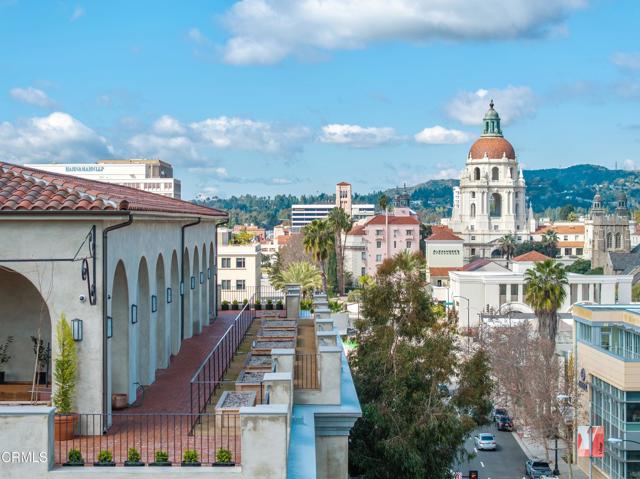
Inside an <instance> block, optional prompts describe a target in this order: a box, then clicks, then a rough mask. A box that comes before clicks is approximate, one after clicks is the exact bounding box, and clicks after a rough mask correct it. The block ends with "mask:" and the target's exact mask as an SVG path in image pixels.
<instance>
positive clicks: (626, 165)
mask: <svg viewBox="0 0 640 479" xmlns="http://www.w3.org/2000/svg"><path fill="white" fill-rule="evenodd" d="M622 169H623V170H637V169H638V166H637V165H636V162H635V160H632V159H626V160H624V161H623V162H622Z"/></svg>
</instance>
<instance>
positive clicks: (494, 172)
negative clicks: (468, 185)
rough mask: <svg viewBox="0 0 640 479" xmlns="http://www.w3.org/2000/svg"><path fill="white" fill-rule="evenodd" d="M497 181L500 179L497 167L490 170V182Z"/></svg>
mask: <svg viewBox="0 0 640 479" xmlns="http://www.w3.org/2000/svg"><path fill="white" fill-rule="evenodd" d="M499 179H500V173H499V170H498V167H497V166H494V167H493V168H492V169H491V180H492V181H498V180H499Z"/></svg>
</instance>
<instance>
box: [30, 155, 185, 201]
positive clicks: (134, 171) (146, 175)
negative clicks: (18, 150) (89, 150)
mask: <svg viewBox="0 0 640 479" xmlns="http://www.w3.org/2000/svg"><path fill="white" fill-rule="evenodd" d="M28 166H29V167H31V168H37V169H39V170H43V171H49V172H51V173H58V174H64V175H72V176H77V177H79V178H86V179H88V180H96V181H102V182H105V183H113V184H116V185H122V186H128V187H129V188H136V189H138V190H144V191H149V192H151V193H157V194H160V195H163V196H168V197H170V198H177V199H180V198H181V184H180V180H178V179H176V178H174V177H173V166H171V164H169V163H167V162H165V161H161V160H145V159H137V158H134V159H128V160H101V161H98V162H96V163H41V164H29V165H28Z"/></svg>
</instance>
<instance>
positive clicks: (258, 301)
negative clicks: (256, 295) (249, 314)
mask: <svg viewBox="0 0 640 479" xmlns="http://www.w3.org/2000/svg"><path fill="white" fill-rule="evenodd" d="M255 307H256V309H262V303H261V302H260V300H259V299H256V302H255Z"/></svg>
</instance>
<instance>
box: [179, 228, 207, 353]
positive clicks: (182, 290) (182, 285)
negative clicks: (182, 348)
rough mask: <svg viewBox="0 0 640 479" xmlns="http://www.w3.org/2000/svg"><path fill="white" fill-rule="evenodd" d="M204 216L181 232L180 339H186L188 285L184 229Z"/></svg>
mask: <svg viewBox="0 0 640 479" xmlns="http://www.w3.org/2000/svg"><path fill="white" fill-rule="evenodd" d="M201 221H202V218H198V219H197V220H196V221H194V222H193V223H187V224H186V225H182V230H181V232H180V258H181V259H180V341H181V342H182V341H184V293H185V290H186V289H187V286H186V285H185V284H184V230H185V229H186V228H188V227H189V226H195V225H199V224H200V222H201Z"/></svg>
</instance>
